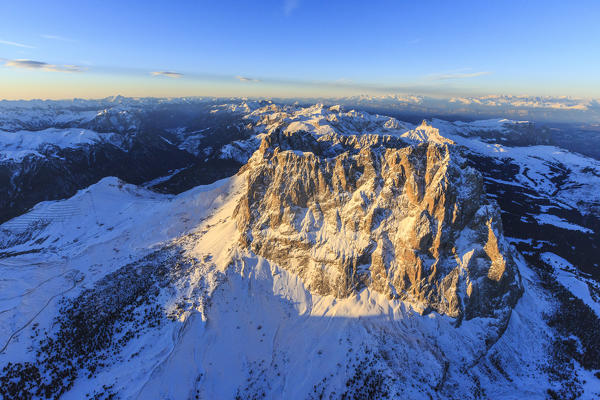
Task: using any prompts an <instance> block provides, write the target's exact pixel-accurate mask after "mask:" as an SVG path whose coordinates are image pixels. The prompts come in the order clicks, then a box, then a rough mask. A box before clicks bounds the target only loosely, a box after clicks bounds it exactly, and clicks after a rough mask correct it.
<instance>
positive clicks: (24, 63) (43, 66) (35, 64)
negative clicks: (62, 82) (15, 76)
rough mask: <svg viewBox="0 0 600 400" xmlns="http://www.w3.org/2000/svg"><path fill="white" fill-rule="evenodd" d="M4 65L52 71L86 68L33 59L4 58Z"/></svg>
mask: <svg viewBox="0 0 600 400" xmlns="http://www.w3.org/2000/svg"><path fill="white" fill-rule="evenodd" d="M4 65H5V66H7V67H12V68H23V69H34V70H43V71H52V72H83V71H85V70H86V69H85V68H83V67H80V66H78V65H54V64H48V63H45V62H42V61H33V60H5V61H4Z"/></svg>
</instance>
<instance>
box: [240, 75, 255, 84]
mask: <svg viewBox="0 0 600 400" xmlns="http://www.w3.org/2000/svg"><path fill="white" fill-rule="evenodd" d="M235 79H237V80H238V81H240V82H260V79H254V78H248V77H247V76H239V75H238V76H236V77H235Z"/></svg>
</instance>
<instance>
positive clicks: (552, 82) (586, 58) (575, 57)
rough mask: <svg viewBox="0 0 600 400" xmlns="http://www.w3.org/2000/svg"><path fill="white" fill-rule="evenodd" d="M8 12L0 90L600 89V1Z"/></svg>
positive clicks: (13, 2) (0, 11) (87, 93)
mask: <svg viewBox="0 0 600 400" xmlns="http://www.w3.org/2000/svg"><path fill="white" fill-rule="evenodd" d="M0 18H1V19H2V23H1V24H0V59H1V60H0V64H1V65H0V98H69V97H74V96H77V97H103V96H108V95H113V94H117V93H120V94H123V95H130V96H147V95H149V96H189V95H226V96H229V95H258V96H261V95H265V96H313V95H315V96H321V95H330V96H336V95H348V94H361V93H371V94H377V93H400V92H403V93H407V92H408V93H414V94H429V95H440V96H452V95H486V94H529V95H552V96H560V95H568V96H576V97H600V23H599V22H598V21H599V20H600V2H599V1H597V0H590V1H568V2H567V1H548V0H546V1H538V0H528V1H510V0H505V1H441V0H440V1H435V0H427V1H403V0H398V1H369V2H366V1H350V0H346V1H336V0H331V1H309V0H266V1H260V2H250V1H225V0H223V1H205V0H202V1H201V0H194V1H192V0H189V1H185V0H177V1H122V0H121V1H112V0H104V1H96V0H89V1H63V0H54V1H52V2H48V1H41V0H40V1H30V0H18V1H17V0H6V1H3V2H2V3H1V4H0ZM32 61H33V62H32ZM152 72H173V74H154V75H153V74H152Z"/></svg>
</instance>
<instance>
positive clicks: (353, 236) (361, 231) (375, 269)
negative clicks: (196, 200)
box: [235, 131, 522, 318]
mask: <svg viewBox="0 0 600 400" xmlns="http://www.w3.org/2000/svg"><path fill="white" fill-rule="evenodd" d="M244 171H246V172H247V173H248V175H247V176H248V178H247V179H248V185H247V190H248V193H247V195H246V196H243V197H242V200H241V201H240V203H239V204H238V206H237V209H236V212H235V216H236V218H237V223H238V228H239V229H240V231H241V233H242V234H241V241H242V243H243V244H244V245H245V246H247V247H248V248H250V249H251V250H252V251H254V252H255V253H256V254H259V255H261V256H263V257H265V258H267V259H269V260H272V261H274V262H276V263H277V264H279V265H281V266H282V267H284V268H286V269H288V270H290V271H293V272H294V273H296V274H298V275H299V276H300V277H301V278H302V279H303V280H304V283H305V284H306V285H307V286H308V288H309V289H310V290H311V291H313V292H316V293H318V294H321V295H334V296H336V297H341V298H343V297H347V296H350V295H352V294H353V293H355V292H356V291H358V290H360V289H362V288H364V287H370V288H372V289H373V290H376V291H378V292H381V293H385V294H387V295H389V296H390V298H398V299H402V300H405V301H410V302H413V303H416V304H418V305H419V306H421V307H422V310H423V311H424V312H427V311H430V310H434V311H436V312H439V313H442V314H446V315H449V316H452V317H456V318H463V317H466V318H472V317H474V316H494V315H496V314H497V313H499V312H500V313H504V312H506V311H508V310H510V307H512V306H513V305H514V304H515V302H516V300H517V299H518V297H519V295H520V293H521V290H522V289H521V283H520V278H519V274H518V270H517V268H516V266H515V263H514V261H513V259H512V256H511V253H510V250H509V247H508V245H507V244H506V242H505V241H504V239H503V236H502V223H501V219H500V214H499V209H498V207H497V205H496V204H495V203H491V202H489V201H488V200H487V199H486V196H485V194H484V191H483V183H482V179H481V176H480V175H479V173H477V172H476V171H475V170H473V169H472V168H469V167H467V166H466V165H465V162H464V160H463V159H462V157H460V156H459V155H458V154H455V153H454V150H451V149H450V148H449V147H448V146H447V145H446V144H436V143H431V142H429V143H422V144H420V145H406V144H403V142H402V140H401V139H400V138H397V137H391V136H382V135H363V136H360V137H358V136H335V135H333V136H327V137H319V138H318V139H317V138H315V137H313V136H312V135H310V134H306V133H303V132H294V133H285V132H284V133H282V132H281V131H277V132H273V133H271V134H270V135H268V136H267V137H265V138H264V139H263V142H262V144H261V146H260V149H259V150H258V151H257V152H256V153H255V154H254V155H253V156H252V158H251V159H250V161H249V163H248V164H247V165H246V166H245V167H244V169H243V170H242V172H240V173H243V172H244Z"/></svg>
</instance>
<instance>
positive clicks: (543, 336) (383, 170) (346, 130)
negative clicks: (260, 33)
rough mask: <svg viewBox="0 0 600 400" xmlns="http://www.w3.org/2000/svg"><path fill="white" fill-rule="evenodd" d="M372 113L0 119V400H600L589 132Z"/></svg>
mask: <svg viewBox="0 0 600 400" xmlns="http://www.w3.org/2000/svg"><path fill="white" fill-rule="evenodd" d="M359 100H360V101H359ZM384 100H385V99H384ZM384 100H382V99H378V100H374V99H371V100H369V99H366V98H360V99H358V100H357V99H352V98H347V99H339V101H336V102H334V101H329V100H322V101H321V102H315V103H304V102H302V101H295V102H293V101H277V100H276V101H270V100H250V99H240V98H232V99H216V98H215V99H209V98H177V99H151V98H142V99H133V98H123V97H113V98H107V99H103V100H72V101H2V102H0V223H1V225H0V398H3V399H7V400H9V399H10V400H12V399H59V398H60V399H65V400H67V399H76V400H79V399H143V400H146V399H171V400H178V399H344V400H349V399H524V398H527V399H546V398H551V399H571V398H581V399H598V398H600V335H599V333H600V319H599V317H600V161H599V160H600V154H598V153H597V150H598V148H600V134H598V132H597V131H594V130H586V131H585V132H584V131H582V130H581V129H579V128H578V127H577V126H575V125H573V126H571V127H569V126H566V125H565V126H561V127H557V126H553V125H552V124H550V123H533V122H525V121H518V120H507V119H485V120H481V119H475V120H469V121H459V120H456V118H447V119H448V120H443V119H437V118H431V117H427V115H426V113H425V114H423V115H421V114H418V113H413V114H411V116H410V117H407V118H405V119H404V120H405V121H403V120H401V119H402V118H399V117H398V115H396V116H385V115H393V113H391V112H387V111H389V110H391V109H392V108H393V107H392V106H390V105H389V104H390V103H386V102H384ZM384 103H385V104H386V106H385V107H384V106H383V105H382V104H384ZM422 117H427V118H426V119H423V120H422ZM568 137H577V138H578V139H577V140H572V141H570V140H568V139H567V138H568ZM584 139H585V140H584Z"/></svg>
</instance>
